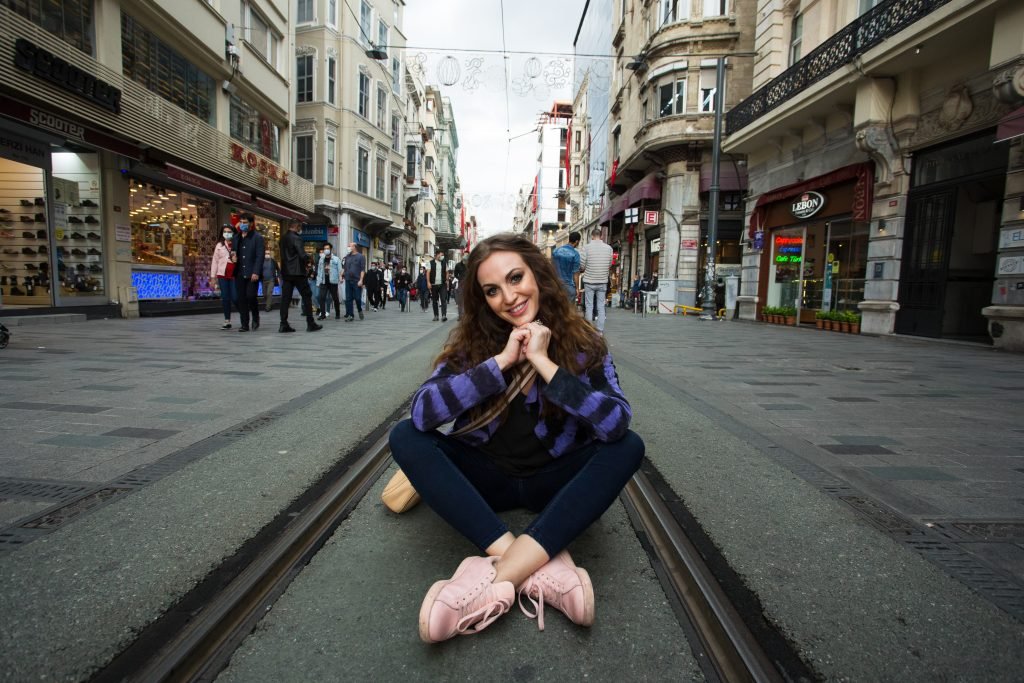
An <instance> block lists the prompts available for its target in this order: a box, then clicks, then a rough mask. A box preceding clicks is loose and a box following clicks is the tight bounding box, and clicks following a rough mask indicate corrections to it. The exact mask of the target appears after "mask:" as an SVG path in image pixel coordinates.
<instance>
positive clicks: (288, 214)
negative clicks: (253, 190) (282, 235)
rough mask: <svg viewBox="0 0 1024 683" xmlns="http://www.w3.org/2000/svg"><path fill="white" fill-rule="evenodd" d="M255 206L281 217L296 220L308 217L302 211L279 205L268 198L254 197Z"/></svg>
mask: <svg viewBox="0 0 1024 683" xmlns="http://www.w3.org/2000/svg"><path fill="white" fill-rule="evenodd" d="M256 206H258V207H259V208H260V209H262V210H263V211H266V212H267V213H272V214H274V215H276V216H279V217H281V218H293V219H295V220H297V221H304V220H307V219H308V216H307V215H306V214H304V213H301V212H299V211H296V210H295V209H289V208H288V207H287V206H281V205H280V204H277V203H275V202H272V201H270V200H268V199H263V198H262V197H257V198H256Z"/></svg>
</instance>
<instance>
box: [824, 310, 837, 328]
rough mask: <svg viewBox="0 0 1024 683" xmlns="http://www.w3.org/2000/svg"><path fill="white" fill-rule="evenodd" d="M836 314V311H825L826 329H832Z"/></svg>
mask: <svg viewBox="0 0 1024 683" xmlns="http://www.w3.org/2000/svg"><path fill="white" fill-rule="evenodd" d="M835 314H836V312H835V311H825V315H824V316H823V318H824V321H823V322H824V327H825V329H826V330H831V329H832V321H833V317H834V316H835Z"/></svg>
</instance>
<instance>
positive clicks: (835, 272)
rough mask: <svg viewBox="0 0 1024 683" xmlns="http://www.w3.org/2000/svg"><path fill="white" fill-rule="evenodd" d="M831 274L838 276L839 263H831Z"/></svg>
mask: <svg viewBox="0 0 1024 683" xmlns="http://www.w3.org/2000/svg"><path fill="white" fill-rule="evenodd" d="M832 274H833V275H839V261H833V262H832Z"/></svg>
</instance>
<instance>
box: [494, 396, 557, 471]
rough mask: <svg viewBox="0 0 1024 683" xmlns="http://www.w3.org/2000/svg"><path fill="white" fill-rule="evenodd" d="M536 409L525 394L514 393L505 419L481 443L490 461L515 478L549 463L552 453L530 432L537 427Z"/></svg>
mask: <svg viewBox="0 0 1024 683" xmlns="http://www.w3.org/2000/svg"><path fill="white" fill-rule="evenodd" d="M535 410H536V407H535V406H533V407H531V406H527V405H526V397H525V396H523V395H522V394H519V395H517V396H516V397H515V398H514V399H512V403H511V404H509V407H508V415H507V416H506V417H505V421H504V422H503V423H501V426H499V427H498V430H497V431H496V432H494V436H493V437H491V440H490V441H488V442H487V443H485V444H483V445H482V446H480V450H481V451H483V452H484V454H485V455H487V457H489V458H490V459H491V462H493V463H494V464H495V465H497V466H498V467H499V468H500V469H501V470H503V471H504V472H505V473H507V474H510V475H512V476H514V477H528V476H530V475H531V474H534V473H535V472H537V470H539V469H540V468H542V467H544V466H545V465H549V464H551V454H550V453H548V449H547V448H545V447H544V444H542V443H541V441H540V439H538V438H537V435H536V434H534V433H533V428H534V427H535V426H537V415H535V414H534V411H535Z"/></svg>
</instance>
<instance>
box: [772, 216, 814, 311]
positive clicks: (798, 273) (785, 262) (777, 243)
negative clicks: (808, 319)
mask: <svg viewBox="0 0 1024 683" xmlns="http://www.w3.org/2000/svg"><path fill="white" fill-rule="evenodd" d="M806 241H807V231H806V230H805V229H804V228H802V227H801V228H789V229H786V230H776V231H775V232H774V233H773V234H772V252H771V259H772V262H771V270H770V271H769V273H770V274H769V276H768V300H767V302H766V303H767V305H769V306H784V307H788V308H796V309H798V310H799V309H800V308H802V307H803V299H804V291H803V282H804V268H803V265H804V264H803V261H804V245H805V243H806Z"/></svg>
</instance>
